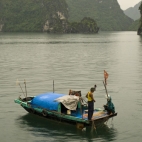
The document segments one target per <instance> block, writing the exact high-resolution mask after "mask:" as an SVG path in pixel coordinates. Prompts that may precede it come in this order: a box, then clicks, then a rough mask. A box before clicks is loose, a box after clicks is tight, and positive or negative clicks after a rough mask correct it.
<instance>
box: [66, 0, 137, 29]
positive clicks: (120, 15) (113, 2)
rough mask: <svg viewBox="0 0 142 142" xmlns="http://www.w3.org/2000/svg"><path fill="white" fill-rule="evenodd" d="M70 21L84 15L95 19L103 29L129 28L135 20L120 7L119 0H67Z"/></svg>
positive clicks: (75, 20)
mask: <svg viewBox="0 0 142 142" xmlns="http://www.w3.org/2000/svg"><path fill="white" fill-rule="evenodd" d="M66 2H67V4H68V7H69V21H70V22H78V21H80V20H81V19H83V18H84V17H90V18H92V19H94V20H95V21H96V22H97V24H98V25H99V27H100V29H101V30H105V31H113V30H114V31H121V30H128V27H129V26H130V25H131V24H132V23H133V22H134V21H133V20H132V19H131V18H129V17H128V16H126V15H125V14H124V12H123V11H122V10H121V9H120V6H119V4H118V2H117V0H66Z"/></svg>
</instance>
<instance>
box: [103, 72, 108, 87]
mask: <svg viewBox="0 0 142 142" xmlns="http://www.w3.org/2000/svg"><path fill="white" fill-rule="evenodd" d="M104 78H105V84H106V85H107V78H108V73H107V72H106V71H105V70H104Z"/></svg>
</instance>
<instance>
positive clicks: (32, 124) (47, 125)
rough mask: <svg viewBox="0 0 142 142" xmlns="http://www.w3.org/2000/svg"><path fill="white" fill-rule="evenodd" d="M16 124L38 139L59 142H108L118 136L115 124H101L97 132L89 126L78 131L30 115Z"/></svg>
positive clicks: (74, 128)
mask: <svg viewBox="0 0 142 142" xmlns="http://www.w3.org/2000/svg"><path fill="white" fill-rule="evenodd" d="M33 118H34V119H33ZM110 121H111V120H110ZM109 123H110V122H109ZM16 124H17V125H18V127H21V128H22V129H26V131H29V133H32V134H33V135H35V136H36V137H38V136H40V137H47V136H54V139H58V141H60V140H59V139H60V138H59V136H62V137H61V139H63V138H70V140H75V139H82V140H83V139H89V140H90V139H91V140H92V139H97V138H98V139H103V140H107V141H110V140H114V139H116V136H117V130H116V129H115V128H114V127H113V124H110V125H105V124H101V125H99V126H97V127H96V130H95V129H94V127H92V126H88V127H86V128H85V129H77V128H76V127H75V126H74V125H70V124H68V123H63V122H59V121H55V120H51V119H45V118H43V117H40V116H37V115H34V114H30V113H29V114H26V115H24V116H20V117H19V118H17V120H16ZM25 126H26V127H25ZM110 126H111V127H110Z"/></svg>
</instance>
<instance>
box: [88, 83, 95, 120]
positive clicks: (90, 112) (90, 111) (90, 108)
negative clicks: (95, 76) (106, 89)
mask: <svg viewBox="0 0 142 142" xmlns="http://www.w3.org/2000/svg"><path fill="white" fill-rule="evenodd" d="M96 87H97V86H96V85H95V86H94V87H92V88H91V89H90V91H89V92H88V93H87V94H86V98H88V120H91V119H92V115H93V112H94V102H96V101H95V99H94V96H93V93H94V91H96Z"/></svg>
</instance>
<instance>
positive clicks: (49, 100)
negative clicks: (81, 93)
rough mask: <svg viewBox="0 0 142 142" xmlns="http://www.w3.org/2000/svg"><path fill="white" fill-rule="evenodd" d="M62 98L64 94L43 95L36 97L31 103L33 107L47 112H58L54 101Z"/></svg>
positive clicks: (56, 103)
mask: <svg viewBox="0 0 142 142" xmlns="http://www.w3.org/2000/svg"><path fill="white" fill-rule="evenodd" d="M62 96H64V94H56V93H45V94H40V95H38V96H36V97H35V98H34V99H33V100H32V101H31V105H32V106H33V107H40V108H43V109H48V110H56V111H57V110H58V104H59V102H55V99H57V98H59V97H62Z"/></svg>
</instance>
